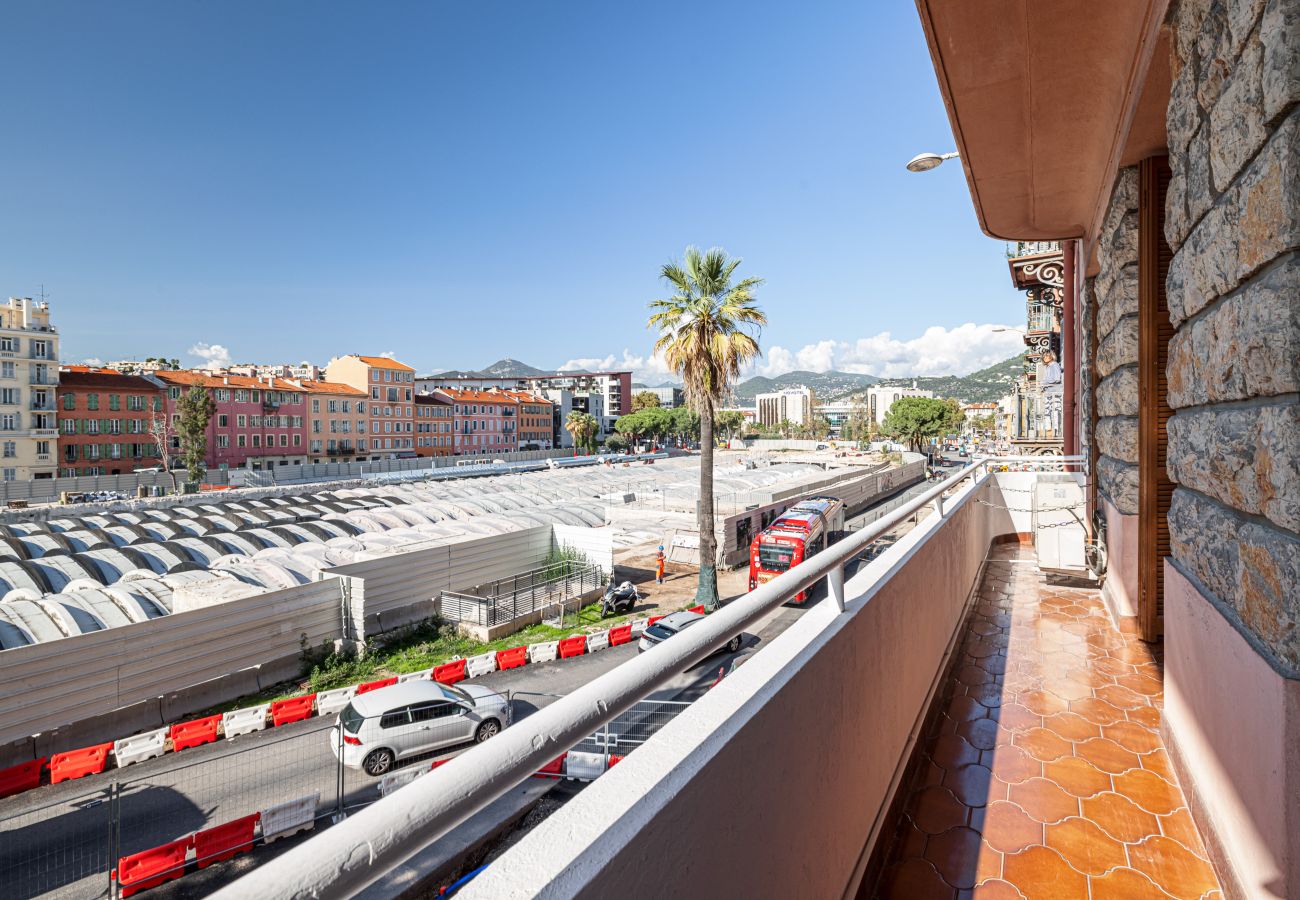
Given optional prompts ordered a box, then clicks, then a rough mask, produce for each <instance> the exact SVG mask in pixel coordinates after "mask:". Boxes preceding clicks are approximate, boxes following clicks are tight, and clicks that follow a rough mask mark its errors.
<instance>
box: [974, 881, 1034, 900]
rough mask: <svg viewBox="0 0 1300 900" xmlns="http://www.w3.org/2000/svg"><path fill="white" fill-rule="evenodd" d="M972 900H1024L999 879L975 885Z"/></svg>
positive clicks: (1017, 892)
mask: <svg viewBox="0 0 1300 900" xmlns="http://www.w3.org/2000/svg"><path fill="white" fill-rule="evenodd" d="M971 898H972V900H1024V895H1023V894H1021V893H1020V891H1018V890H1016V889H1015V888H1014V887H1012V886H1011V885H1010V884H1008V883H1007V882H1005V881H1003V880H1002V879H1001V878H995V879H993V880H991V881H985V882H982V883H981V884H979V885H977V886H976V888H975V890H974V892H973V893H972V894H971Z"/></svg>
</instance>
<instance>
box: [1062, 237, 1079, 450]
mask: <svg viewBox="0 0 1300 900" xmlns="http://www.w3.org/2000/svg"><path fill="white" fill-rule="evenodd" d="M1077 247H1078V242H1077V241H1065V242H1064V245H1063V246H1062V247H1061V249H1062V251H1064V257H1065V259H1064V269H1065V271H1064V272H1063V273H1062V274H1063V277H1062V281H1063V282H1064V285H1063V288H1062V289H1063V291H1064V293H1065V296H1063V297H1062V298H1061V301H1062V302H1061V308H1062V321H1061V331H1062V332H1063V334H1062V340H1061V356H1062V357H1063V359H1062V360H1061V378H1062V382H1063V383H1062V385H1061V392H1062V396H1061V401H1062V402H1061V421H1062V424H1063V426H1064V431H1065V435H1064V438H1065V439H1064V441H1063V444H1064V446H1063V447H1062V451H1063V452H1064V453H1065V455H1066V456H1070V455H1072V454H1075V453H1078V452H1079V447H1078V429H1077V428H1076V427H1075V422H1074V411H1075V409H1076V407H1077V405H1076V403H1075V396H1074V392H1075V391H1076V390H1077V389H1078V384H1079V372H1078V369H1079V363H1078V360H1079V355H1078V352H1077V351H1078V346H1079V343H1078V335H1077V334H1075V329H1074V312H1075V309H1074V304H1075V301H1076V299H1077V297H1078V290H1077V286H1076V283H1075V253H1076V248H1077Z"/></svg>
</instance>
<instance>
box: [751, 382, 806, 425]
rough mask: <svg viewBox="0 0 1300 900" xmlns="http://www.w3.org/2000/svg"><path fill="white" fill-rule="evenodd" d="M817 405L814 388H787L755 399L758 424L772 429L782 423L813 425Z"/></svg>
mask: <svg viewBox="0 0 1300 900" xmlns="http://www.w3.org/2000/svg"><path fill="white" fill-rule="evenodd" d="M816 405H817V395H816V394H815V393H813V390H812V388H806V387H797V388H786V389H785V390H781V391H775V392H773V393H770V394H759V395H758V396H757V397H755V398H754V406H755V407H756V408H757V409H758V423H759V424H760V425H764V426H766V427H768V428H771V427H772V426H774V425H779V424H781V423H782V422H789V423H791V424H793V425H808V424H811V423H812V418H813V409H814V407H816Z"/></svg>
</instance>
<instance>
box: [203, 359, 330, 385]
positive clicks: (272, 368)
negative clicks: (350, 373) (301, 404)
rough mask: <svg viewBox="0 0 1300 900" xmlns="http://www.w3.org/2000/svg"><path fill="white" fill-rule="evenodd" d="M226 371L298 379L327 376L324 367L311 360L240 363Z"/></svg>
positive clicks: (231, 373) (314, 379)
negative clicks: (267, 363) (266, 363)
mask: <svg viewBox="0 0 1300 900" xmlns="http://www.w3.org/2000/svg"><path fill="white" fill-rule="evenodd" d="M225 371H226V374H228V375H247V376H248V377H250V378H265V377H267V376H268V375H270V376H271V377H273V378H288V379H294V380H297V381H320V380H321V379H322V378H323V377H324V376H325V370H324V369H322V368H321V367H320V366H318V365H314V364H313V363H309V362H300V363H272V364H269V365H262V364H252V363H239V364H237V365H233V366H229V367H228V368H227V369H226V370H225Z"/></svg>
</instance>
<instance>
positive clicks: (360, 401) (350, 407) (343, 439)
mask: <svg viewBox="0 0 1300 900" xmlns="http://www.w3.org/2000/svg"><path fill="white" fill-rule="evenodd" d="M291 383H292V384H294V385H296V386H298V387H299V388H301V389H302V391H303V393H304V394H305V395H306V398H307V400H306V407H307V411H306V414H305V415H304V417H303V424H304V428H305V430H306V436H305V437H304V441H305V443H306V446H307V457H308V460H309V461H310V462H311V463H313V464H316V463H330V462H356V461H358V460H364V459H366V458H367V455H368V454H369V452H370V442H369V438H370V435H369V432H368V429H369V425H370V416H369V413H368V412H367V410H366V404H367V403H368V401H369V398H368V396H367V394H366V392H365V391H363V390H360V389H359V388H354V387H352V386H351V385H348V384H338V383H335V382H332V381H307V380H297V379H292V380H291Z"/></svg>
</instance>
